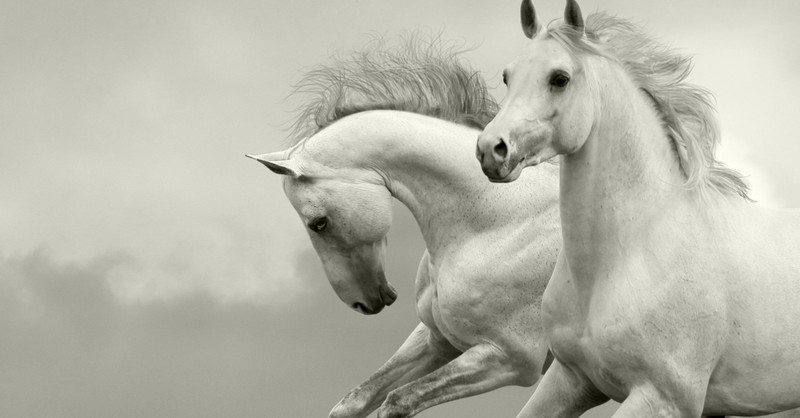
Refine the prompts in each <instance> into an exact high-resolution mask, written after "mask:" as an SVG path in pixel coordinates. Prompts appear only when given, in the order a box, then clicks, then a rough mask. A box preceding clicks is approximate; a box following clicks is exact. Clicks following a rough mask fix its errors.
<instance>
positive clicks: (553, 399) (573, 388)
mask: <svg viewBox="0 0 800 418" xmlns="http://www.w3.org/2000/svg"><path fill="white" fill-rule="evenodd" d="M606 401H608V397H607V396H605V395H603V394H602V393H601V392H600V391H599V390H597V389H596V388H595V387H594V385H593V384H592V383H591V382H590V381H589V380H588V379H586V378H584V377H582V376H578V375H576V374H575V373H573V372H572V371H570V370H569V369H567V368H566V367H564V365H562V364H561V363H560V362H559V361H558V360H556V361H553V364H552V365H550V368H548V369H547V371H546V372H545V374H544V377H542V381H541V382H540V383H539V386H538V387H537V388H536V391H535V392H534V393H533V396H531V398H530V399H529V400H528V403H526V404H525V406H524V407H523V408H522V411H520V412H519V414H518V415H517V418H525V417H531V418H532V417H578V416H580V415H581V414H582V413H584V412H586V411H587V410H589V409H591V408H594V407H595V406H597V405H600V404H602V403H605V402H606Z"/></svg>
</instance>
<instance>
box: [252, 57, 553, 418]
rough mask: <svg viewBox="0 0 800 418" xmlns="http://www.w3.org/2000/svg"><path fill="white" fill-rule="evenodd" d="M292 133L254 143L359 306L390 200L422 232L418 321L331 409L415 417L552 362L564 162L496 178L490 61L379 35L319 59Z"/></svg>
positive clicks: (523, 378) (378, 264)
mask: <svg viewBox="0 0 800 418" xmlns="http://www.w3.org/2000/svg"><path fill="white" fill-rule="evenodd" d="M300 90H301V91H303V92H305V93H307V94H310V95H311V98H310V100H309V102H308V103H307V105H306V106H305V107H304V109H303V110H302V111H301V113H300V116H299V119H298V122H297V125H296V126H297V127H298V129H297V131H299V132H298V133H297V136H298V137H300V138H305V139H302V140H300V141H299V142H298V143H297V144H296V145H295V146H293V147H291V148H289V149H287V150H284V151H279V152H275V153H269V154H263V155H256V156H252V158H255V159H256V160H258V161H260V162H261V163H263V164H264V165H266V166H267V167H268V168H269V169H270V170H272V171H273V172H275V173H278V174H280V175H282V176H283V182H284V191H285V193H286V195H287V197H288V198H289V200H290V201H291V203H292V205H293V206H294V208H295V209H296V211H297V213H298V215H299V216H300V218H301V219H302V221H303V223H304V224H305V225H307V231H308V234H309V236H310V238H311V242H312V244H313V246H314V248H315V249H316V251H317V254H318V255H319V257H320V259H321V260H322V264H323V267H324V269H325V272H326V275H327V277H328V280H329V281H330V283H331V285H332V287H333V289H334V290H335V291H336V293H337V295H338V296H339V297H340V298H341V299H342V301H344V302H345V303H346V304H347V305H348V306H350V307H352V308H353V309H355V310H356V311H358V312H360V313H363V314H375V313H378V312H379V311H380V310H381V309H382V308H383V307H384V306H386V305H389V304H391V303H392V302H393V301H394V300H395V298H396V296H397V294H396V293H395V291H394V289H393V288H392V287H391V286H390V285H389V284H388V282H387V279H386V277H385V275H384V269H383V266H384V253H385V250H386V234H387V231H388V230H389V227H390V225H391V221H392V212H391V199H392V198H395V199H397V200H399V201H400V202H402V203H403V204H404V205H405V206H406V207H408V209H409V210H410V211H411V213H412V214H413V216H414V218H415V219H416V221H417V223H418V224H419V227H420V229H421V231H422V236H423V238H424V241H425V245H426V247H427V248H426V251H425V253H424V255H423V256H422V260H421V261H420V264H419V270H418V272H417V277H416V298H417V314H418V316H419V318H420V320H421V323H420V324H419V326H417V328H416V329H415V330H414V331H413V332H412V333H411V335H410V336H409V337H408V339H407V340H406V341H405V342H404V343H403V344H402V346H401V347H400V348H399V349H398V351H397V352H396V353H395V354H394V355H393V356H392V357H391V358H390V359H389V360H388V361H387V362H386V364H385V365H383V366H382V367H381V368H380V369H379V370H378V371H377V372H376V373H375V374H373V375H372V376H371V377H369V378H368V379H367V380H366V381H365V382H364V383H362V384H361V385H359V386H358V387H356V388H355V389H353V390H352V391H351V392H350V393H349V394H348V395H347V396H345V397H344V399H342V400H341V402H339V404H338V405H336V406H335V407H334V408H333V410H332V411H331V414H330V416H331V417H366V416H367V415H369V414H370V412H371V411H373V410H375V409H376V408H378V407H380V409H379V411H378V416H379V417H381V418H386V417H409V416H412V415H415V414H417V413H418V412H420V411H422V410H424V409H426V408H429V407H431V406H434V405H437V404H439V403H442V402H447V401H451V400H454V399H459V398H463V397H466V396H472V395H477V394H480V393H484V392H488V391H491V390H494V389H496V388H499V387H502V386H507V385H520V386H530V385H533V384H534V383H535V382H536V381H537V380H538V379H539V377H540V375H541V371H542V367H543V364H544V363H545V359H546V353H547V345H546V343H545V342H544V339H543V337H542V334H541V319H540V316H539V313H540V300H541V295H542V292H543V291H544V288H545V286H546V284H547V280H548V279H549V278H550V274H551V273H552V270H553V266H554V265H555V261H556V256H557V254H558V249H559V248H560V247H561V232H560V230H559V225H560V223H559V217H558V201H557V197H558V171H557V170H558V169H557V167H556V166H555V165H549V166H547V167H545V168H544V169H542V170H536V171H531V172H530V173H527V174H526V175H524V176H522V178H521V179H520V181H519V182H518V183H514V184H510V185H496V184H492V183H490V182H488V181H487V180H486V178H485V177H484V176H483V174H482V173H481V170H480V168H479V166H478V164H476V163H475V160H474V154H473V151H472V148H473V144H474V141H475V138H476V137H477V136H478V134H479V132H480V128H482V127H483V126H484V125H485V124H486V123H487V122H488V121H489V120H491V118H492V117H493V116H494V115H495V113H496V110H497V105H496V103H495V102H494V101H493V100H492V98H491V96H490V95H489V93H488V91H487V89H486V86H485V83H484V81H483V79H482V78H481V77H480V75H479V74H478V73H477V72H475V71H472V70H470V69H468V68H467V67H466V66H465V65H463V64H462V63H461V62H460V61H459V59H457V57H456V55H455V53H454V52H453V51H452V50H451V49H449V48H445V47H443V45H441V44H440V43H439V42H432V43H431V44H430V45H427V46H426V45H424V44H422V43H420V42H410V43H408V45H406V46H404V47H400V48H394V49H380V48H373V49H370V50H367V51H365V52H359V53H355V54H353V55H351V56H349V57H344V58H340V59H338V60H337V61H336V62H334V64H333V65H329V66H323V67H320V68H318V69H316V70H313V71H311V72H310V73H309V74H308V75H307V76H306V78H305V79H304V80H303V81H302V82H301V84H300Z"/></svg>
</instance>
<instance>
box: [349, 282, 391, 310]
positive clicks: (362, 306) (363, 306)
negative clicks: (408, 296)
mask: <svg viewBox="0 0 800 418" xmlns="http://www.w3.org/2000/svg"><path fill="white" fill-rule="evenodd" d="M395 300H397V291H396V290H395V289H394V286H392V285H390V284H389V283H386V284H383V285H381V286H380V288H379V291H378V297H377V298H375V299H373V300H372V301H369V302H366V303H362V302H355V303H353V305H351V307H352V308H353V309H354V310H355V311H356V312H358V313H360V314H363V315H375V314H377V313H379V312H380V311H382V310H383V308H385V307H387V306H390V305H391V304H393V303H394V301H395Z"/></svg>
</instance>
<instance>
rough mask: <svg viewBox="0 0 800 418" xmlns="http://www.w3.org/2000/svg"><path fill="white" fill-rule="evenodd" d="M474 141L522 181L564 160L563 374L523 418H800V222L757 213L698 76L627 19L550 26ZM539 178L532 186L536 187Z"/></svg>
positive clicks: (793, 215)
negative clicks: (586, 417)
mask: <svg viewBox="0 0 800 418" xmlns="http://www.w3.org/2000/svg"><path fill="white" fill-rule="evenodd" d="M522 23H523V29H524V32H525V34H526V35H527V36H528V37H529V38H532V40H531V42H530V43H529V44H528V45H527V47H526V49H525V50H524V52H523V53H522V55H521V56H520V57H519V58H518V59H517V60H516V61H514V62H513V63H512V64H510V65H509V66H508V67H507V68H506V70H505V74H504V75H505V80H506V82H507V84H508V96H507V97H506V101H505V103H504V105H503V108H502V109H501V110H500V112H499V113H498V115H497V117H496V118H495V119H494V120H493V121H492V122H491V123H490V124H489V125H488V126H487V127H486V129H485V131H484V132H483V133H482V134H481V136H480V138H479V141H478V158H479V159H480V160H481V161H482V166H483V169H484V172H485V173H486V175H487V176H488V177H489V178H490V179H492V180H494V181H499V182H509V181H514V180H515V179H516V178H517V177H518V176H519V175H520V172H521V171H522V169H523V168H524V167H526V166H532V165H536V164H538V163H540V162H541V161H545V160H547V159H549V158H551V157H553V156H556V155H560V160H561V165H560V170H561V173H560V177H561V183H560V206H561V222H562V231H563V237H564V242H563V249H562V250H561V252H560V255H559V259H558V263H557V265H556V269H555V271H554V273H553V277H552V279H551V280H550V283H549V285H548V287H547V289H546V291H545V294H544V298H543V302H542V305H543V306H542V308H543V313H542V318H543V323H544V328H545V331H546V335H547V339H548V340H549V343H550V349H551V350H552V352H553V354H554V355H555V358H556V361H555V362H554V363H553V365H552V366H551V367H550V369H549V370H548V371H547V373H546V374H545V376H544V378H543V379H542V382H541V383H540V385H539V387H538V389H537V390H536V391H535V393H534V395H533V397H532V398H531V400H530V401H529V402H528V404H527V405H526V407H525V410H524V412H523V414H527V415H526V416H537V417H550V416H559V417H561V416H564V417H569V416H577V415H579V414H580V413H582V412H583V411H585V410H586V409H588V408H590V407H592V406H594V405H597V404H599V403H601V402H605V401H606V400H607V399H608V398H612V399H615V400H617V401H619V402H622V405H621V406H620V408H619V409H618V410H617V412H616V413H615V414H614V417H620V418H621V417H637V418H638V417H645V416H681V417H698V416H701V414H706V415H732V414H739V415H755V414H764V413H771V412H776V411H783V410H787V409H790V408H795V407H798V406H800V303H798V301H799V300H800V213H799V212H798V211H797V210H774V209H766V208H762V207H760V206H758V205H755V204H754V203H753V202H752V201H750V199H748V197H747V187H746V186H745V185H744V183H743V182H742V180H741V177H740V175H739V174H738V173H736V172H735V171H733V170H730V169H727V168H725V167H723V166H722V164H720V163H719V162H718V161H716V160H715V158H714V148H715V145H716V143H717V142H718V135H719V134H718V128H717V125H716V121H715V118H714V114H713V108H712V106H711V105H710V103H709V95H708V93H707V92H706V91H704V90H702V89H699V88H697V87H694V86H691V85H689V84H687V83H686V82H685V77H686V76H687V74H688V73H689V71H690V65H691V63H690V59H689V58H687V57H685V56H682V55H679V54H676V53H674V52H673V51H670V50H669V49H667V48H665V47H664V46H662V45H660V44H658V43H656V42H654V41H652V40H651V39H649V38H647V37H645V36H644V35H642V34H641V31H640V30H639V28H638V27H636V26H634V25H632V24H630V23H628V22H626V21H624V20H621V19H617V18H613V17H609V16H605V15H602V14H596V15H592V16H590V17H589V18H588V19H587V20H586V23H585V24H584V21H583V17H582V15H581V12H580V9H579V8H578V6H577V4H576V3H575V1H574V0H569V1H568V2H567V9H566V12H565V19H564V22H556V23H554V24H551V25H550V27H548V28H542V27H541V26H540V24H539V23H538V21H537V19H536V17H535V13H534V10H533V6H532V5H531V4H530V3H529V0H524V1H523V4H522ZM527 171H529V170H527Z"/></svg>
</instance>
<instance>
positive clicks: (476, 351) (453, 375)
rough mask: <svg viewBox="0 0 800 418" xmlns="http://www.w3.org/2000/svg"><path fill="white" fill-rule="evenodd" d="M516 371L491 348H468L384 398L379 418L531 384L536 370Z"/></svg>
mask: <svg viewBox="0 0 800 418" xmlns="http://www.w3.org/2000/svg"><path fill="white" fill-rule="evenodd" d="M524 369H525V368H521V367H519V365H518V364H515V363H514V362H512V361H511V360H510V359H509V356H508V355H507V354H506V353H505V352H503V351H502V350H501V349H499V348H498V347H497V346H496V345H493V344H480V345H476V346H473V347H471V348H469V349H468V350H467V351H465V352H464V353H463V354H461V355H460V356H458V357H457V358H456V359H455V360H453V361H451V362H450V363H447V364H446V365H445V366H443V367H442V368H440V369H438V370H436V371H435V372H433V373H430V374H428V375H426V376H424V377H422V378H420V379H418V380H415V381H413V382H411V383H408V384H406V385H404V386H402V387H400V388H398V389H395V390H394V391H392V392H390V393H389V395H388V396H387V397H386V401H385V402H384V403H383V405H381V407H380V409H378V418H401V417H403V418H405V417H411V416H414V415H416V414H418V413H419V412H420V411H423V410H425V409H428V408H430V407H432V406H435V405H438V404H441V403H444V402H448V401H452V400H455V399H460V398H464V397H467V396H472V395H478V394H481V393H485V392H489V391H491V390H494V389H497V388H499V387H503V386H508V385H510V384H528V385H530V384H533V383H535V381H536V378H538V375H539V369H533V368H530V370H524Z"/></svg>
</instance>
